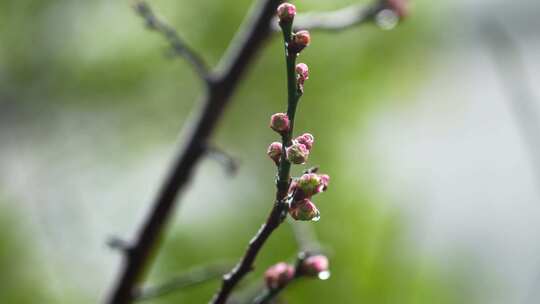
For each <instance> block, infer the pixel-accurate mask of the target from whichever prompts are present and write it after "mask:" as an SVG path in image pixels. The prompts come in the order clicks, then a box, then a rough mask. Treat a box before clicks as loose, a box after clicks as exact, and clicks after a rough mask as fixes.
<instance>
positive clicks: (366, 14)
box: [274, 1, 386, 31]
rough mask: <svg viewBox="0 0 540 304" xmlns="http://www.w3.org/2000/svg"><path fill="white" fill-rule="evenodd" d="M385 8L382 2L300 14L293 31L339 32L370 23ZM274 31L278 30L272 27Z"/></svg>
mask: <svg viewBox="0 0 540 304" xmlns="http://www.w3.org/2000/svg"><path fill="white" fill-rule="evenodd" d="M385 8H386V4H385V3H384V1H377V2H375V3H372V4H368V5H366V4H355V5H351V6H349V7H346V8H343V9H339V10H336V11H330V12H313V13H305V14H300V15H298V16H297V17H296V18H295V24H294V29H295V30H299V29H302V30H320V31H341V30H344V29H347V28H350V27H353V26H356V25H359V24H362V23H364V22H369V21H372V20H373V19H374V18H375V16H376V15H377V14H378V13H379V12H381V11H382V10H383V9H385ZM274 30H276V31H277V30H278V28H277V27H274Z"/></svg>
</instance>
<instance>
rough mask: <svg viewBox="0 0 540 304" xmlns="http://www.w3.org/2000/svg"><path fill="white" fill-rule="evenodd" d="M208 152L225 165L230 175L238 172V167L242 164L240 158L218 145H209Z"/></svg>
mask: <svg viewBox="0 0 540 304" xmlns="http://www.w3.org/2000/svg"><path fill="white" fill-rule="evenodd" d="M206 153H207V154H208V156H209V157H211V158H213V159H215V160H216V161H217V162H219V163H220V164H221V165H223V167H224V168H225V170H226V171H227V173H228V174H229V175H235V174H236V173H237V172H238V168H239V166H240V165H239V162H238V160H237V159H236V158H234V157H233V156H232V155H230V154H228V153H227V152H225V151H224V150H222V149H220V148H218V147H216V146H213V145H209V146H208V147H206Z"/></svg>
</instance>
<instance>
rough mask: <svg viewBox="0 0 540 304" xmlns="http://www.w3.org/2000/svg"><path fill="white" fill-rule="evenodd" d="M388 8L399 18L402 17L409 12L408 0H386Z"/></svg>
mask: <svg viewBox="0 0 540 304" xmlns="http://www.w3.org/2000/svg"><path fill="white" fill-rule="evenodd" d="M386 3H387V5H388V8H390V9H391V10H392V11H394V13H396V15H398V17H399V18H401V19H403V18H405V17H407V15H408V14H409V1H408V0H387V2H386Z"/></svg>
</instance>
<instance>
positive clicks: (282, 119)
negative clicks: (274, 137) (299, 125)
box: [270, 113, 290, 133]
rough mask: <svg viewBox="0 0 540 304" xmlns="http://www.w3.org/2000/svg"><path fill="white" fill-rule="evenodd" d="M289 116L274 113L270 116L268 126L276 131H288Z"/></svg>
mask: <svg viewBox="0 0 540 304" xmlns="http://www.w3.org/2000/svg"><path fill="white" fill-rule="evenodd" d="M289 126H290V121H289V116H287V114H285V113H276V114H274V115H272V117H271V118H270V128H272V130H274V131H276V132H278V133H284V132H287V131H289Z"/></svg>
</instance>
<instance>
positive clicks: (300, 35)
mask: <svg viewBox="0 0 540 304" xmlns="http://www.w3.org/2000/svg"><path fill="white" fill-rule="evenodd" d="M310 42H311V36H310V35H309V32H308V31H298V32H296V33H295V34H293V37H292V40H291V42H290V43H289V51H290V52H292V53H295V54H297V53H300V52H301V51H302V50H303V49H304V48H305V47H307V46H308V45H309V43H310Z"/></svg>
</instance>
